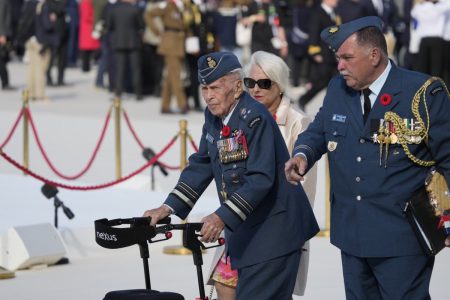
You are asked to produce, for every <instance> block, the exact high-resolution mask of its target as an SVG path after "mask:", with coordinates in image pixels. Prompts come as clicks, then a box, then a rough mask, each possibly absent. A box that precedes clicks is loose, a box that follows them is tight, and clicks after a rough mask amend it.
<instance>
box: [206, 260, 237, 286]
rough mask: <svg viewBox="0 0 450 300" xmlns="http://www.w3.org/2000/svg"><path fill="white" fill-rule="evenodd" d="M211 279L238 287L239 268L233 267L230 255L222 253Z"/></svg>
mask: <svg viewBox="0 0 450 300" xmlns="http://www.w3.org/2000/svg"><path fill="white" fill-rule="evenodd" d="M211 279H212V280H214V281H216V282H220V283H221V284H223V285H226V286H229V287H233V288H235V287H236V285H237V280H238V273H237V270H233V269H231V263H230V257H227V256H226V255H225V254H222V256H221V257H220V260H219V262H218V263H217V266H216V268H215V270H214V272H213V274H212V276H211Z"/></svg>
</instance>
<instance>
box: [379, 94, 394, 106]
mask: <svg viewBox="0 0 450 300" xmlns="http://www.w3.org/2000/svg"><path fill="white" fill-rule="evenodd" d="M391 101H392V96H391V95H389V94H383V95H381V97H380V102H381V104H383V105H384V106H386V105H389V104H391Z"/></svg>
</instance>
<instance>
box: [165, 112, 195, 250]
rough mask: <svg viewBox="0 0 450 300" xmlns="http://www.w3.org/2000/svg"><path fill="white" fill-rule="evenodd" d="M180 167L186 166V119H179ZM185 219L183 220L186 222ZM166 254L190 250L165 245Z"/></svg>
mask: <svg viewBox="0 0 450 300" xmlns="http://www.w3.org/2000/svg"><path fill="white" fill-rule="evenodd" d="M179 125H180V151H181V152H180V169H181V170H183V169H184V168H186V166H187V136H188V135H187V120H180V122H179ZM186 222H187V220H185V221H183V223H186ZM163 252H164V253H166V254H178V255H187V254H191V253H192V252H191V250H189V249H188V248H185V247H183V245H179V246H177V245H174V246H166V247H164V250H163Z"/></svg>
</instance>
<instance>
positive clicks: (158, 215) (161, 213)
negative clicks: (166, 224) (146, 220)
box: [144, 205, 172, 226]
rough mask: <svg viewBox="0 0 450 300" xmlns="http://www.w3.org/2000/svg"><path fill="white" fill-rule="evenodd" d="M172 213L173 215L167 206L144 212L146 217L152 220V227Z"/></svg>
mask: <svg viewBox="0 0 450 300" xmlns="http://www.w3.org/2000/svg"><path fill="white" fill-rule="evenodd" d="M171 213H172V211H171V210H170V208H168V207H167V206H165V205H161V206H160V207H158V208H154V209H150V210H146V211H145V212H144V217H150V218H152V221H151V223H150V226H155V225H156V223H158V221H159V220H162V219H164V218H165V217H167V216H169V215H170V214H171Z"/></svg>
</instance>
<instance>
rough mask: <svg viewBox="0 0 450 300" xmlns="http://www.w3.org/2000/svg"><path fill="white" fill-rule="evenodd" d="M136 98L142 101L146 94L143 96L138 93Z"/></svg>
mask: <svg viewBox="0 0 450 300" xmlns="http://www.w3.org/2000/svg"><path fill="white" fill-rule="evenodd" d="M136 100H137V101H142V100H144V96H142V95H137V96H136Z"/></svg>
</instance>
